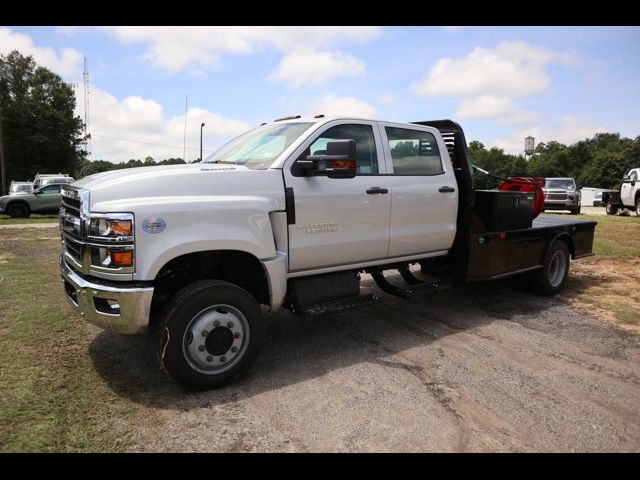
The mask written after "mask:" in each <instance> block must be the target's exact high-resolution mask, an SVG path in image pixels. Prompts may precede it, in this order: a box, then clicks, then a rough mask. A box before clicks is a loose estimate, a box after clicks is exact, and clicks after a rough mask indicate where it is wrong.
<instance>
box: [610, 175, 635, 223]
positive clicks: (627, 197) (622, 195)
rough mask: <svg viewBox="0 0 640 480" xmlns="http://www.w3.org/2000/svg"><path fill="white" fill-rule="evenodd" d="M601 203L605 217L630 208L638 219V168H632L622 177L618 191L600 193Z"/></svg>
mask: <svg viewBox="0 0 640 480" xmlns="http://www.w3.org/2000/svg"><path fill="white" fill-rule="evenodd" d="M602 203H603V204H604V206H605V208H606V210H607V215H615V214H616V213H618V210H623V209H625V208H631V209H633V210H635V212H636V216H637V217H640V168H632V169H631V170H629V171H628V172H627V173H625V175H624V177H622V185H621V186H620V191H611V190H609V191H605V192H603V193H602Z"/></svg>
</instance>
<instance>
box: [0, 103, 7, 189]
mask: <svg viewBox="0 0 640 480" xmlns="http://www.w3.org/2000/svg"><path fill="white" fill-rule="evenodd" d="M0 177H2V185H0V191H1V192H2V195H6V194H7V173H6V170H5V168H4V131H3V118H2V107H0Z"/></svg>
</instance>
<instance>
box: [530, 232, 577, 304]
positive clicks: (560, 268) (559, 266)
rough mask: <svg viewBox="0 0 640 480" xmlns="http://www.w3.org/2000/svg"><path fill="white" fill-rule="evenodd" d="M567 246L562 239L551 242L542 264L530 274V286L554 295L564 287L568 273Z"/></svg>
mask: <svg viewBox="0 0 640 480" xmlns="http://www.w3.org/2000/svg"><path fill="white" fill-rule="evenodd" d="M569 258H570V254H569V247H567V244H566V243H565V242H563V241H562V240H556V241H555V242H553V243H552V244H551V246H550V247H549V250H548V251H547V255H546V257H545V261H544V266H543V268H541V269H540V270H537V271H535V272H534V273H533V274H532V276H531V286H532V287H533V289H534V290H535V291H536V292H538V293H540V294H542V295H549V296H550V295H555V294H556V293H558V292H559V291H560V290H562V288H563V287H564V283H565V281H566V279H567V276H568V275H569Z"/></svg>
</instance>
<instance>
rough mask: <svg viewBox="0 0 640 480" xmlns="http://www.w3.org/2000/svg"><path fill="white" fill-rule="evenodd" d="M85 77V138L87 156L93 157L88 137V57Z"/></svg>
mask: <svg viewBox="0 0 640 480" xmlns="http://www.w3.org/2000/svg"><path fill="white" fill-rule="evenodd" d="M82 76H83V77H84V138H85V141H84V143H85V148H86V151H87V156H90V155H91V138H90V137H89V136H88V135H90V134H91V130H90V129H89V67H88V66H87V57H84V71H83V72H82Z"/></svg>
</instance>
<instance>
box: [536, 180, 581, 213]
mask: <svg viewBox="0 0 640 480" xmlns="http://www.w3.org/2000/svg"><path fill="white" fill-rule="evenodd" d="M542 190H543V191H544V209H545V210H569V211H570V212H571V213H572V214H573V215H577V214H579V213H580V190H578V189H577V188H576V182H575V180H574V179H573V178H564V177H558V178H547V179H546V180H545V183H544V188H543V189H542Z"/></svg>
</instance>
